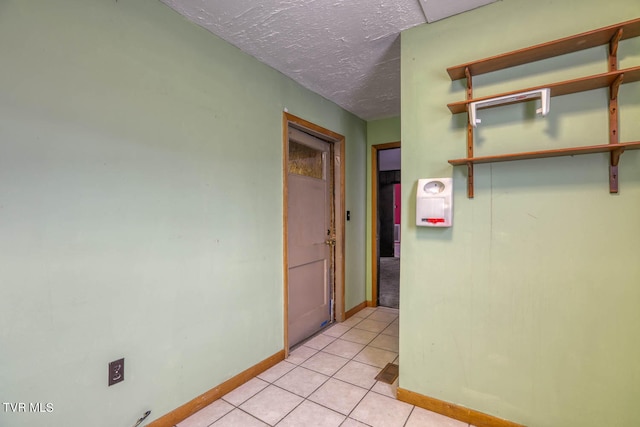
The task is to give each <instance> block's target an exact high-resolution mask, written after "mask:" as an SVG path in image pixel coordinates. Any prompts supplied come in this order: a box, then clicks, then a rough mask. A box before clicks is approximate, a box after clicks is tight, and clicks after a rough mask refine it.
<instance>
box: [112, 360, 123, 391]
mask: <svg viewBox="0 0 640 427" xmlns="http://www.w3.org/2000/svg"><path fill="white" fill-rule="evenodd" d="M121 381H124V357H123V358H122V359H118V360H115V361H113V362H111V363H109V386H112V385H114V384H117V383H119V382H121Z"/></svg>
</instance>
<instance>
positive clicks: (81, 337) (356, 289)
mask: <svg viewBox="0 0 640 427" xmlns="http://www.w3.org/2000/svg"><path fill="white" fill-rule="evenodd" d="M0 57H2V66H1V67H0V236H1V237H0V257H1V259H2V267H1V268H0V286H1V288H2V295H1V297H0V396H1V397H2V402H26V403H30V402H43V403H49V402H50V403H52V404H53V409H54V411H53V412H52V413H43V414H40V413H36V414H33V413H27V414H24V413H19V414H11V413H6V412H4V408H0V411H1V412H2V413H1V414H0V423H1V424H2V426H3V427H20V426H34V425H39V426H82V425H84V426H105V427H112V426H130V425H133V424H134V422H135V421H136V420H137V419H138V418H139V417H140V416H141V415H142V413H143V412H144V411H146V410H147V409H151V410H152V411H153V413H152V416H151V417H150V420H151V419H155V418H157V417H159V416H161V415H163V414H165V413H167V412H169V411H171V410H173V409H175V408H176V407H178V406H180V405H181V404H183V403H185V402H187V401H189V400H191V399H192V398H194V397H196V396H198V395H199V394H201V393H203V392H205V391H207V390H209V389H210V388H212V387H214V386H216V385H218V384H219V383H221V382H223V381H225V380H227V379H229V378H230V377H232V376H234V375H236V374H238V373H239V372H241V371H243V370H244V369H246V368H248V367H250V366H252V365H254V364H256V363H257V362H259V361H261V360H263V359H265V358H266V357H268V356H270V355H272V354H274V353H276V352H278V351H279V350H281V349H282V348H283V325H282V323H283V315H282V311H283V284H282V280H283V275H282V262H283V257H282V248H283V245H282V161H281V156H282V153H281V151H282V148H281V147H282V130H281V124H282V111H283V109H284V108H285V107H286V108H288V110H289V112H291V113H293V114H295V115H298V116H300V117H303V118H305V119H307V120H309V121H312V122H315V123H317V124H318V125H320V126H324V127H326V128H329V129H331V130H333V131H335V132H338V133H341V134H343V135H345V136H346V162H347V164H346V171H347V176H346V185H347V187H346V197H347V199H346V208H347V209H350V210H351V215H352V216H351V221H350V222H348V223H347V224H346V241H347V246H346V248H347V249H346V263H347V271H346V286H347V292H346V293H347V301H346V307H347V308H350V307H352V306H353V305H356V304H358V303H359V302H361V301H362V299H363V298H364V294H365V285H364V283H365V276H364V264H363V263H362V261H361V260H363V258H364V256H365V249H364V245H363V243H364V241H365V220H366V218H365V215H366V214H365V200H364V199H365V198H364V196H363V194H364V193H365V191H366V181H365V179H366V178H365V167H366V166H365V165H366V160H365V159H366V123H365V122H364V121H362V120H360V119H358V118H356V117H355V116H353V115H351V114H349V113H347V112H345V111H344V110H342V109H340V108H338V107H337V106H336V105H335V104H333V103H331V102H329V101H327V100H326V99H324V98H321V97H320V96H318V95H315V94H313V93H311V92H309V91H308V90H306V89H304V88H302V87H301V86H299V85H298V84H296V83H294V82H293V81H292V80H290V79H288V78H286V77H284V76H283V75H282V74H280V73H278V72H277V71H275V70H273V69H270V68H268V67H267V66H265V65H262V64H260V63H259V62H257V61H256V60H254V59H253V58H251V57H249V56H247V55H245V54H243V53H241V52H240V51H239V50H238V49H236V48H235V47H233V46H231V45H229V44H227V43H225V42H223V41H221V40H220V39H218V38H217V37H215V36H213V35H211V34H210V33H208V32H207V31H205V30H203V29H201V28H199V27H197V26H195V25H194V24H191V23H189V22H188V21H186V20H185V19H184V18H182V17H181V16H179V15H178V14H177V13H175V12H174V11H172V10H171V9H169V8H167V7H166V6H164V5H163V4H161V3H160V2H158V1H156V0H137V1H122V0H120V1H118V2H116V1H99V0H60V1H55V2H51V1H45V0H41V1H20V0H5V1H3V2H1V3H0ZM354 260H355V262H354ZM120 357H125V359H126V379H125V381H124V382H123V383H121V384H118V385H115V386H113V387H107V364H108V362H110V361H112V360H115V359H118V358H120Z"/></svg>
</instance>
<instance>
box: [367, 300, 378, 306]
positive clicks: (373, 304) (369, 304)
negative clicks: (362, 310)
mask: <svg viewBox="0 0 640 427" xmlns="http://www.w3.org/2000/svg"><path fill="white" fill-rule="evenodd" d="M377 306H378V305H377V304H376V303H375V302H374V301H367V307H377Z"/></svg>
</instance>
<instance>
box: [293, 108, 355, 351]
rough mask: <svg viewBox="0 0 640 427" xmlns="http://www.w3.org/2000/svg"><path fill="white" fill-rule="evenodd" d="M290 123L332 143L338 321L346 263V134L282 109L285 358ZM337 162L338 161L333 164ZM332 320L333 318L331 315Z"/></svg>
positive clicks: (339, 319) (338, 318)
mask: <svg viewBox="0 0 640 427" xmlns="http://www.w3.org/2000/svg"><path fill="white" fill-rule="evenodd" d="M289 126H293V127H295V128H298V129H302V130H304V131H306V132H309V133H310V134H312V135H314V136H316V137H318V138H320V139H322V140H323V141H326V142H328V143H330V144H333V147H334V154H333V155H334V158H333V159H331V160H332V161H333V162H334V164H335V165H336V167H335V168H334V190H333V197H334V214H335V217H334V218H335V224H334V226H335V230H336V245H335V252H334V257H335V264H334V265H335V276H334V281H335V292H334V295H333V298H334V303H335V305H334V315H335V320H336V321H337V322H341V321H343V320H344V317H345V316H344V302H345V282H344V277H345V265H344V251H345V238H344V236H345V209H344V206H345V195H344V194H345V192H344V182H345V159H344V153H345V137H344V136H342V135H340V134H338V133H336V132H333V131H330V130H329V129H325V128H323V127H321V126H318V125H316V124H314V123H311V122H309V121H307V120H305V119H302V118H300V117H297V116H294V115H293V114H289V113H287V112H283V113H282V179H283V181H282V182H283V185H282V188H283V210H282V214H283V218H282V229H283V251H284V254H283V255H284V259H283V261H284V266H283V279H284V286H283V287H284V312H283V318H284V351H285V358H286V357H287V356H288V355H289V271H288V236H289V234H288V229H287V227H288V222H287V221H288V218H287V210H288V200H289V199H288V197H289V187H288V185H289V183H288V177H287V174H288V160H289V150H288V138H289V135H288V130H289ZM336 163H337V164H336ZM331 320H332V321H333V319H331Z"/></svg>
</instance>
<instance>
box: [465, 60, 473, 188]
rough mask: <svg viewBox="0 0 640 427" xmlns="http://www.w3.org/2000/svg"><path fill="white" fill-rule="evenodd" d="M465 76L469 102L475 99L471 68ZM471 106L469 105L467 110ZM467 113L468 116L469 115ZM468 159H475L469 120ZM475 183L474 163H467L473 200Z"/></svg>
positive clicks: (468, 184) (467, 69)
mask: <svg viewBox="0 0 640 427" xmlns="http://www.w3.org/2000/svg"><path fill="white" fill-rule="evenodd" d="M464 75H465V77H466V78H467V100H471V99H473V80H472V78H471V71H469V67H467V68H465V69H464ZM468 108H469V104H467V109H468ZM469 114H470V113H469V111H467V115H469ZM467 157H468V158H471V157H473V125H472V124H471V121H470V120H467ZM473 193H474V183H473V163H467V197H468V198H470V199H473Z"/></svg>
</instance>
